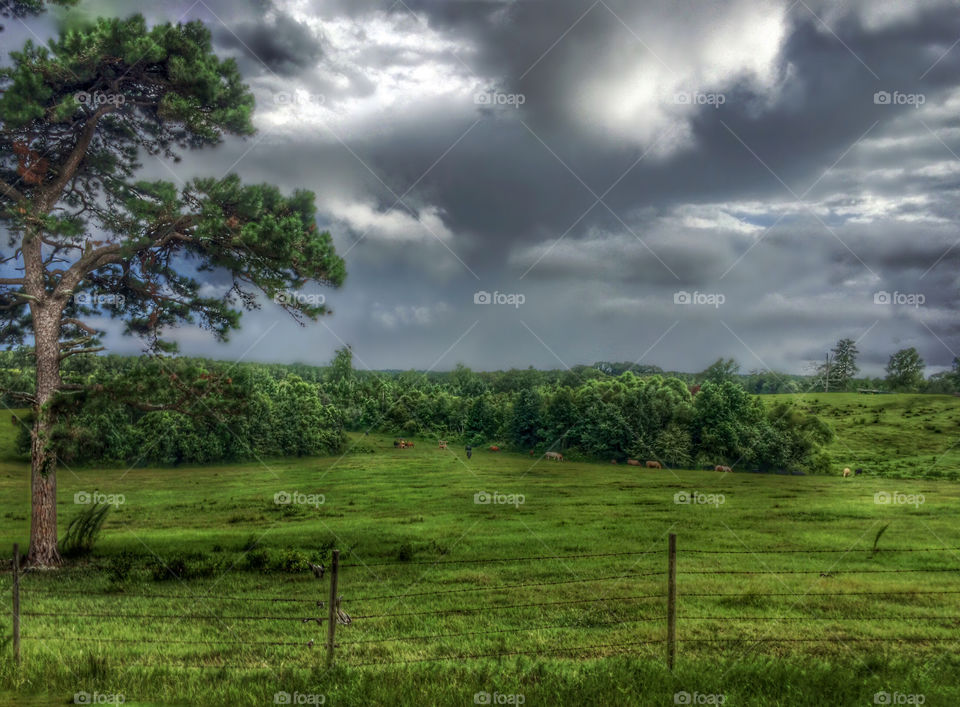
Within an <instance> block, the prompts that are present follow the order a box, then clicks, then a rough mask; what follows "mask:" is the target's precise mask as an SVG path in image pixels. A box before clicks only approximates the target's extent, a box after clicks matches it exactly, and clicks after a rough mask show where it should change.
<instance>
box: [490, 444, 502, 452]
mask: <svg viewBox="0 0 960 707" xmlns="http://www.w3.org/2000/svg"><path fill="white" fill-rule="evenodd" d="M490 451H491V452H499V451H500V447H498V446H497V445H495V444H491V445H490Z"/></svg>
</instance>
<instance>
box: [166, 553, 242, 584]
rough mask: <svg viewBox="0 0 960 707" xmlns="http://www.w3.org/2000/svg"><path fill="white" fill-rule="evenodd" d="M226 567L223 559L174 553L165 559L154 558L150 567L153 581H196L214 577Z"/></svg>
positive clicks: (197, 554) (195, 554)
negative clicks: (199, 578)
mask: <svg viewBox="0 0 960 707" xmlns="http://www.w3.org/2000/svg"><path fill="white" fill-rule="evenodd" d="M225 567H226V563H225V561H224V559H223V558H220V557H210V556H208V555H205V554H203V553H193V554H186V553H176V554H174V555H171V556H170V557H168V558H167V559H165V560H164V559H161V558H155V559H154V561H153V564H152V566H151V568H150V569H151V573H152V575H153V581H155V582H162V581H165V580H169V579H196V578H198V577H214V576H216V575H218V574H220V573H221V572H223V570H224V569H225Z"/></svg>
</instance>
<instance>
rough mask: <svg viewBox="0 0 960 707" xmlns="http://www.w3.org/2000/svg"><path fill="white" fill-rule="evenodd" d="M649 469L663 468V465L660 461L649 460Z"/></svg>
mask: <svg viewBox="0 0 960 707" xmlns="http://www.w3.org/2000/svg"><path fill="white" fill-rule="evenodd" d="M647 468H648V469H662V468H663V465H662V464H661V463H660V462H647Z"/></svg>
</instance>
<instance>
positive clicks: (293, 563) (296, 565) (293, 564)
mask: <svg viewBox="0 0 960 707" xmlns="http://www.w3.org/2000/svg"><path fill="white" fill-rule="evenodd" d="M273 568H274V569H275V570H276V571H278V572H307V571H309V569H310V558H309V557H307V555H306V553H304V552H303V551H301V550H293V549H290V548H288V549H286V550H282V551H281V552H280V553H279V555H278V556H277V557H276V558H275V559H274V561H273Z"/></svg>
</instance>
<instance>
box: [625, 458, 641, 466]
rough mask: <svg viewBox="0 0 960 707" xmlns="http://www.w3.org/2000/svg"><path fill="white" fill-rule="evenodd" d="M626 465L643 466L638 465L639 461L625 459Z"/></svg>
mask: <svg viewBox="0 0 960 707" xmlns="http://www.w3.org/2000/svg"><path fill="white" fill-rule="evenodd" d="M627 464H629V465H630V466H643V464H641V463H640V460H639V459H627Z"/></svg>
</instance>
